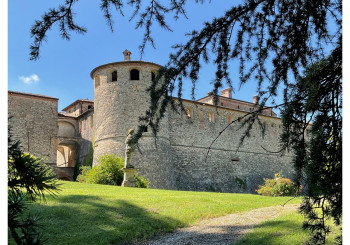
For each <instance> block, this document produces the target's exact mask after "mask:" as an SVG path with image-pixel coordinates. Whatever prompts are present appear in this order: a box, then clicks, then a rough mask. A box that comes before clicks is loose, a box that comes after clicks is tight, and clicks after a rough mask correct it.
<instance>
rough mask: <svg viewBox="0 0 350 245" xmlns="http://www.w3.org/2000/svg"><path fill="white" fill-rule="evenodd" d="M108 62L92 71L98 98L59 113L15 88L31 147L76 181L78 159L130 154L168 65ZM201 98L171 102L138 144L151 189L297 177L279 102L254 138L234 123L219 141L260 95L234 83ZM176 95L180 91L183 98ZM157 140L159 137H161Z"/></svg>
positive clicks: (49, 102)
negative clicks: (239, 96) (131, 134)
mask: <svg viewBox="0 0 350 245" xmlns="http://www.w3.org/2000/svg"><path fill="white" fill-rule="evenodd" d="M130 54H131V53H130V52H129V51H127V50H126V51H124V61H121V62H114V63H108V64H104V65H101V66H98V67H96V68H95V69H93V70H92V71H91V74H90V75H91V78H92V79H93V82H94V101H91V100H84V99H80V100H77V101H75V102H73V103H72V104H70V105H68V106H67V107H65V108H64V109H63V112H58V107H57V103H58V99H57V98H52V97H49V96H44V95H36V94H27V93H21V92H15V91H9V92H8V106H9V107H8V112H9V116H12V118H11V119H10V120H9V125H10V126H11V127H12V131H13V134H14V137H15V138H16V139H20V140H21V142H22V148H23V150H24V151H28V152H30V153H32V154H34V155H36V156H39V157H44V159H45V161H46V163H47V164H50V165H51V166H53V167H54V169H55V171H56V172H57V174H58V175H59V176H60V178H62V179H67V180H72V176H73V172H74V166H75V164H76V163H77V162H80V163H82V162H84V160H85V159H86V158H87V157H88V156H89V153H90V154H91V152H92V149H93V165H96V164H98V158H99V157H100V156H102V155H103V154H115V155H117V156H119V155H121V156H123V157H124V151H125V143H124V142H125V138H126V136H127V132H128V130H129V129H130V128H134V129H136V128H137V125H138V117H139V116H140V115H143V113H144V112H145V111H146V109H147V108H148V105H149V95H148V93H147V92H146V89H147V88H148V87H149V85H150V83H151V80H152V78H154V76H155V74H156V73H157V70H158V69H159V68H160V67H161V66H160V65H157V64H155V63H151V62H145V61H131V60H130ZM213 98H214V96H213V95H212V94H211V93H208V94H207V96H206V97H204V98H201V99H199V100H196V101H192V100H185V99H184V100H183V104H184V107H185V112H180V113H178V112H175V111H173V110H171V109H170V108H169V109H168V110H167V112H166V114H165V117H164V118H163V119H162V121H161V125H160V131H159V133H158V137H157V140H156V141H155V140H154V138H153V136H152V133H151V132H145V133H144V135H143V136H142V138H141V140H140V141H139V148H140V150H141V152H139V151H137V150H136V151H135V154H134V157H133V165H134V166H135V167H136V168H137V169H138V173H139V174H140V175H142V176H144V177H146V178H147V179H149V180H150V182H151V184H150V187H151V188H160V189H175V190H199V191H208V190H210V191H222V192H253V191H254V189H255V188H257V186H258V185H259V184H261V183H262V182H263V178H266V177H272V176H273V174H274V173H276V172H279V171H281V170H282V171H283V173H284V175H286V176H288V177H292V175H293V167H292V164H291V159H292V158H291V155H290V154H286V155H284V156H280V154H276V153H273V152H276V151H278V149H279V135H280V133H281V131H282V125H281V124H282V122H281V119H280V118H278V117H277V116H276V114H275V113H274V112H273V111H272V109H271V108H268V109H266V110H264V111H263V112H262V113H261V115H259V118H260V120H261V122H262V125H263V126H264V127H265V136H264V137H263V135H262V133H261V129H260V126H259V125H257V124H256V125H253V128H252V129H251V133H250V137H249V138H247V139H246V140H245V141H244V142H243V145H241V146H240V147H239V144H240V137H241V136H242V134H243V133H244V130H245V129H244V128H241V124H240V123H238V122H237V123H234V124H232V125H231V126H230V127H229V128H228V129H227V130H225V131H224V132H223V133H222V134H221V135H220V137H219V138H218V140H217V141H216V142H215V143H214V144H213V145H212V147H211V149H210V151H209V154H208V158H207V159H206V160H205V158H206V154H207V151H208V147H209V145H210V144H211V142H212V141H213V139H214V138H216V137H217V136H218V135H219V133H220V131H222V129H223V128H225V127H226V126H227V124H228V123H230V122H232V121H233V120H237V119H240V118H241V117H243V116H244V115H246V114H247V113H248V112H251V111H253V110H256V109H257V108H258V104H257V97H256V96H255V97H254V98H253V101H252V102H246V101H241V100H236V99H233V98H232V92H231V89H229V88H228V89H225V90H223V91H221V95H220V96H219V100H218V104H217V106H215V105H214V104H213ZM175 99H176V98H175ZM155 142H156V143H155Z"/></svg>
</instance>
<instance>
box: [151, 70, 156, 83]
mask: <svg viewBox="0 0 350 245" xmlns="http://www.w3.org/2000/svg"><path fill="white" fill-rule="evenodd" d="M151 76H152V81H153V80H154V79H155V78H156V74H154V72H151Z"/></svg>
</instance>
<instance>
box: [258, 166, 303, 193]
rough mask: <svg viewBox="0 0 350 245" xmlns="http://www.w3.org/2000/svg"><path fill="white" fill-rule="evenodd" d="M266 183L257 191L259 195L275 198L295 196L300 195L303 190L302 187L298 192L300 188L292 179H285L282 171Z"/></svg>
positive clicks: (266, 179) (266, 180)
mask: <svg viewBox="0 0 350 245" xmlns="http://www.w3.org/2000/svg"><path fill="white" fill-rule="evenodd" d="M264 181H265V184H264V185H259V189H255V191H256V192H257V193H258V194H259V195H263V196H274V197H277V196H293V195H296V194H298V193H299V192H300V190H301V187H300V188H299V191H298V188H297V187H296V186H295V184H294V183H293V181H292V180H291V179H288V178H284V177H283V175H282V171H281V172H279V173H276V174H275V177H274V178H273V179H268V178H265V179H264Z"/></svg>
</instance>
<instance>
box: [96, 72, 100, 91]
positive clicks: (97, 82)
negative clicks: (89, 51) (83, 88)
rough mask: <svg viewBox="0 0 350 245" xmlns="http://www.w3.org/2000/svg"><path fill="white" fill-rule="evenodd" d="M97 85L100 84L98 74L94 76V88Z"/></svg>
mask: <svg viewBox="0 0 350 245" xmlns="http://www.w3.org/2000/svg"><path fill="white" fill-rule="evenodd" d="M98 86H100V76H99V75H96V76H95V88H97V87H98Z"/></svg>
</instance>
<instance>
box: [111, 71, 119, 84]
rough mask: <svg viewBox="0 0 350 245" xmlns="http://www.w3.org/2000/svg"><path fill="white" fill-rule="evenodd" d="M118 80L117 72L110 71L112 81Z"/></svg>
mask: <svg viewBox="0 0 350 245" xmlns="http://www.w3.org/2000/svg"><path fill="white" fill-rule="evenodd" d="M116 81H118V72H117V71H114V72H112V82H116Z"/></svg>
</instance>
